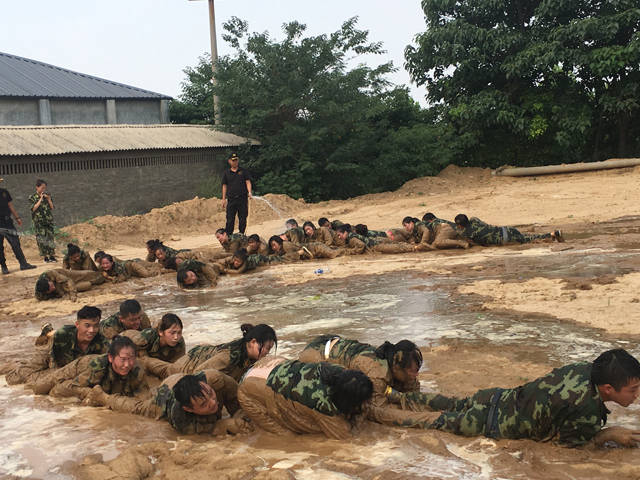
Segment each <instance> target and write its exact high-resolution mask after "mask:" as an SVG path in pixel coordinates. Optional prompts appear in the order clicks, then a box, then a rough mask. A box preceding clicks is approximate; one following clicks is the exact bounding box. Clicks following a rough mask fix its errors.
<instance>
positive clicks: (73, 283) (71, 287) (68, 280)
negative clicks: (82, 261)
mask: <svg viewBox="0 0 640 480" xmlns="http://www.w3.org/2000/svg"><path fill="white" fill-rule="evenodd" d="M41 278H45V279H47V280H49V281H51V282H53V284H54V285H55V287H56V289H55V290H54V291H53V292H51V293H44V292H38V291H37V290H36V291H35V296H36V298H37V299H38V300H50V299H52V298H62V297H64V296H65V295H68V296H69V298H70V299H71V300H75V299H76V298H77V296H78V294H77V292H84V291H87V290H90V289H91V287H92V286H93V285H100V284H101V283H104V277H103V276H102V275H101V274H100V272H92V271H89V270H63V269H62V268H56V269H55V270H49V271H47V272H44V273H42V274H41V275H40V276H39V277H38V280H40V279H41ZM36 283H37V282H36Z"/></svg>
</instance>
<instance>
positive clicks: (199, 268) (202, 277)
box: [178, 260, 218, 288]
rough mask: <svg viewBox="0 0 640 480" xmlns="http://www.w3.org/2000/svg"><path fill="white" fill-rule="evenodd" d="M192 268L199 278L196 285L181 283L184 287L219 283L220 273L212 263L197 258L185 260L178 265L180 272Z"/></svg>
mask: <svg viewBox="0 0 640 480" xmlns="http://www.w3.org/2000/svg"><path fill="white" fill-rule="evenodd" d="M183 270H184V271H187V270H190V271H192V272H193V273H195V274H196V277H197V278H198V280H197V281H196V284H195V285H188V286H186V285H180V286H181V287H182V288H206V287H215V286H216V285H217V284H218V274H217V273H216V272H215V270H214V269H213V267H212V266H211V265H207V264H206V263H202V262H199V261H197V260H185V261H184V262H182V263H181V264H180V266H179V267H178V272H180V271H183Z"/></svg>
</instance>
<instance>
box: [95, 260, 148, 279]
mask: <svg viewBox="0 0 640 480" xmlns="http://www.w3.org/2000/svg"><path fill="white" fill-rule="evenodd" d="M103 273H104V274H105V275H106V276H107V278H108V279H109V280H111V281H112V282H114V283H120V282H126V281H127V280H130V279H131V278H134V277H135V278H147V277H152V276H154V275H156V274H157V273H155V272H154V273H152V272H150V271H149V270H147V268H146V267H145V266H144V264H143V263H142V261H136V260H125V261H124V262H119V261H114V262H113V265H112V266H111V269H110V270H109V271H105V272H103Z"/></svg>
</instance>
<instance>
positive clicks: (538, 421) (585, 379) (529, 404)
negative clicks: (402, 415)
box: [390, 362, 609, 446]
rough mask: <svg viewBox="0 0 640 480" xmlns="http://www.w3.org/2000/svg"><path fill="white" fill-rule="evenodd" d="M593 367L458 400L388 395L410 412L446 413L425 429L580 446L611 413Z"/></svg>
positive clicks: (576, 365)
mask: <svg viewBox="0 0 640 480" xmlns="http://www.w3.org/2000/svg"><path fill="white" fill-rule="evenodd" d="M591 368H592V364H591V363H588V362H581V363H574V364H571V365H566V366H564V367H561V368H556V369H554V370H553V371H552V372H551V373H549V374H547V375H545V376H544V377H541V378H538V379H536V380H533V381H532V382H529V383H526V384H525V385H522V386H519V387H516V388H506V389H502V388H489V389H486V390H479V391H478V392H477V393H475V394H474V395H473V396H471V397H467V398H462V399H459V398H449V397H445V396H443V395H438V394H425V393H395V392H394V393H393V394H392V395H391V396H390V397H391V400H392V401H394V402H399V403H400V404H401V405H405V406H406V407H407V408H410V409H412V410H420V409H424V408H425V407H427V408H431V409H433V410H441V411H443V412H444V413H442V415H440V416H439V417H438V418H437V419H436V420H435V421H434V422H433V423H432V424H430V425H426V428H433V429H437V430H442V431H446V432H451V433H455V434H457V435H464V436H475V435H485V436H487V437H491V438H513V439H518V438H530V439H532V440H536V441H543V442H544V441H548V440H552V439H553V440H555V441H557V443H560V444H563V445H567V446H580V445H584V444H585V443H587V442H589V440H591V439H592V438H593V437H594V436H595V435H596V434H597V433H598V432H599V431H600V430H601V428H602V426H603V425H604V424H605V423H606V421H607V414H608V413H609V411H608V410H607V408H606V407H605V405H604V402H603V401H602V398H601V397H600V393H599V392H598V389H597V387H596V386H595V385H594V384H593V383H592V382H591Z"/></svg>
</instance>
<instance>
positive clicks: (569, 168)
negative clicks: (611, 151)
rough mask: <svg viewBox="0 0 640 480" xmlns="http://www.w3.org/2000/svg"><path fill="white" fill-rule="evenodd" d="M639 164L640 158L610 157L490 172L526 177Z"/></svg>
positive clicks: (505, 168) (505, 167)
mask: <svg viewBox="0 0 640 480" xmlns="http://www.w3.org/2000/svg"><path fill="white" fill-rule="evenodd" d="M638 165H640V158H612V159H610V160H605V161H604V162H589V163H569V164H562V165H546V166H544V167H509V166H504V167H500V168H498V169H496V170H494V171H493V172H492V174H493V175H497V176H500V177H527V176H529V175H550V174H552V173H573V172H588V171H591V170H607V169H610V168H625V167H635V166H638Z"/></svg>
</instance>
